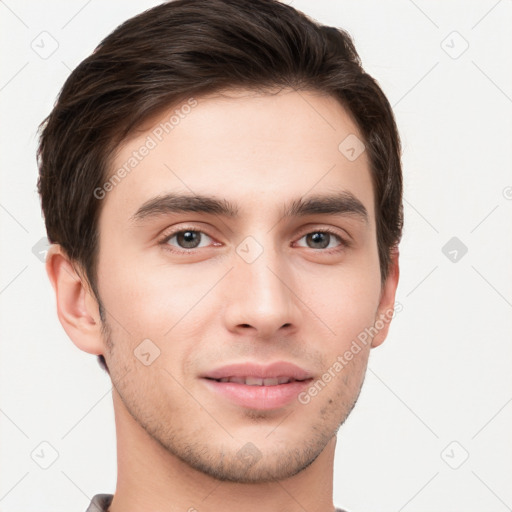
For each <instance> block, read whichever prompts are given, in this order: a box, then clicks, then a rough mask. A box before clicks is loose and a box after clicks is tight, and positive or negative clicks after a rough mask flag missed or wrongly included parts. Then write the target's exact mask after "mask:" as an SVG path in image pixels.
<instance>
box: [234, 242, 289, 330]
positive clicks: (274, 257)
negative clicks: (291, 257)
mask: <svg viewBox="0 0 512 512" xmlns="http://www.w3.org/2000/svg"><path fill="white" fill-rule="evenodd" d="M258 238H259V240H256V238H255V237H252V236H248V237H247V238H246V239H244V240H243V241H242V242H241V243H240V244H239V245H238V246H237V248H236V255H234V256H235V261H234V268H233V271H232V277H231V278H232V279H233V280H235V285H234V286H233V287H232V288H231V292H230V300H229V304H228V306H227V307H228V315H227V318H228V322H229V323H230V326H231V328H235V327H240V326H244V327H248V326H250V327H253V328H254V329H256V330H257V331H258V334H259V335H261V336H271V335H272V334H274V333H276V332H277V331H278V330H279V329H280V328H281V327H283V326H291V325H296V323H297V320H298V311H297V304H296V303H295V300H296V299H295V296H294V294H293V293H292V291H291V289H290V288H291V283H289V280H290V272H288V271H287V270H286V261H285V255H284V254H282V253H280V251H279V249H276V248H275V247H274V245H273V242H272V236H271V234H267V235H261V236H259V237H258Z"/></svg>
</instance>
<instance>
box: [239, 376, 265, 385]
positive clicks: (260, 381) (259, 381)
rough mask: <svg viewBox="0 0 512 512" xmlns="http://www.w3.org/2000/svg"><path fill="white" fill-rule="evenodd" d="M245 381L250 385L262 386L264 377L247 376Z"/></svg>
mask: <svg viewBox="0 0 512 512" xmlns="http://www.w3.org/2000/svg"><path fill="white" fill-rule="evenodd" d="M242 380H243V379H242ZM245 383H246V384H247V385H248V386H262V385H263V379H260V378H258V377H246V378H245Z"/></svg>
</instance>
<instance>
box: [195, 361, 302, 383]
mask: <svg viewBox="0 0 512 512" xmlns="http://www.w3.org/2000/svg"><path fill="white" fill-rule="evenodd" d="M202 377H203V378H207V379H224V378H228V377H239V378H241V377H256V378H259V379H272V378H278V377H289V378H292V379H295V380H306V379H310V378H311V377H312V375H311V373H309V372H308V371H307V370H305V369H303V368H301V367H300V366H297V365H295V364H293V363H288V362H286V361H277V362H275V363H271V364H265V365H263V364H257V363H250V362H247V363H241V364H228V365H225V366H221V367H219V368H216V369H214V370H210V371H208V372H207V373H205V374H204V375H202Z"/></svg>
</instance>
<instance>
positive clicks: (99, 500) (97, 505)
mask: <svg viewBox="0 0 512 512" xmlns="http://www.w3.org/2000/svg"><path fill="white" fill-rule="evenodd" d="M113 497H114V495H113V494H96V495H95V496H94V497H93V499H92V500H91V504H90V505H89V507H88V508H87V510H86V511H85V512H107V511H108V507H110V504H111V503H112V498H113ZM336 512H345V511H344V510H341V508H337V509H336Z"/></svg>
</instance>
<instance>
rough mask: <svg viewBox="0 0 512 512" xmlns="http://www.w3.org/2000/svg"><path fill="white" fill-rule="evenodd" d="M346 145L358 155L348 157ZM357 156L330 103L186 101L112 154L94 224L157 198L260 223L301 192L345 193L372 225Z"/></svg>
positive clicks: (289, 97) (227, 98)
mask: <svg viewBox="0 0 512 512" xmlns="http://www.w3.org/2000/svg"><path fill="white" fill-rule="evenodd" d="M347 141H348V142H347ZM354 143H355V144H356V146H354ZM347 144H348V146H354V147H353V148H349V149H354V148H355V151H357V152H358V153H359V152H360V151H362V152H361V154H359V155H358V154H356V157H357V158H353V153H354V151H352V153H347V151H346V150H347ZM357 144H359V146H357ZM361 148H363V149H364V146H363V142H362V136H361V134H360V132H359V129H358V127H357V125H356V123H355V122H354V121H353V119H352V118H351V116H350V114H349V113H348V112H347V111H346V109H345V108H344V107H343V106H342V105H341V104H340V103H339V102H338V101H337V100H336V99H335V98H333V97H331V96H327V95H321V94H319V93H317V92H310V91H295V90H286V89H285V90H283V91H281V92H278V93H274V94H261V93H257V92H255V91H248V90H229V91H223V92H221V93H216V94H213V95H210V96H202V97H198V98H193V97H191V98H189V99H188V100H185V101H183V102H181V103H180V104H178V105H175V106H173V107H172V108H170V109H168V110H166V111H164V112H160V113H159V114H158V115H156V116H153V117H152V118H151V119H150V120H148V121H146V122H145V123H144V124H143V125H142V126H140V127H139V128H138V129H137V130H136V131H135V132H134V133H133V134H132V135H131V137H130V138H129V139H128V140H126V141H124V142H123V143H122V144H121V146H120V147H119V148H118V151H117V153H116V155H115V158H114V159H113V161H112V164H111V169H110V179H109V180H108V181H109V182H110V186H108V189H109V190H108V192H107V193H106V195H105V198H104V201H105V204H104V205H103V210H104V211H103V212H102V217H103V216H113V217H115V219H116V221H117V222H127V221H128V219H129V218H130V217H131V216H133V214H134V213H135V212H136V211H137V210H138V209H139V208H140V206H141V204H143V203H144V202H146V201H147V200H148V199H151V198H152V197H155V196H157V195H162V194H165V193H176V192H181V193H186V194H187V195H192V194H197V195H208V196H215V197H217V198H219V199H220V198H224V199H227V200H229V201H230V202H231V203H232V204H235V205H237V206H238V207H239V208H238V210H239V213H240V215H244V214H247V215H249V214H254V213H256V210H258V211H259V215H264V214H265V213H266V212H268V214H269V215H270V213H271V210H272V209H273V208H274V206H275V208H276V209H279V211H282V208H283V204H285V203H288V202H289V201H291V200H296V199H298V198H301V197H304V196H305V195H308V194H315V195H319V194H321V193H322V192H325V193H327V192H328V193H335V192H340V191H348V192H351V193H352V194H353V195H354V196H355V197H357V198H358V199H359V200H360V201H361V202H362V203H363V204H364V205H365V207H366V209H367V210H368V214H369V217H370V219H373V216H374V213H373V212H374V210H373V190H372V181H371V176H370V171H369V161H368V158H367V155H366V152H365V151H363V150H362V149H361ZM276 211H277V210H276Z"/></svg>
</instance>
